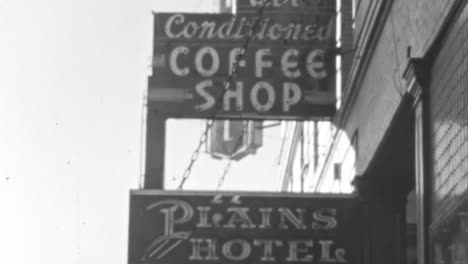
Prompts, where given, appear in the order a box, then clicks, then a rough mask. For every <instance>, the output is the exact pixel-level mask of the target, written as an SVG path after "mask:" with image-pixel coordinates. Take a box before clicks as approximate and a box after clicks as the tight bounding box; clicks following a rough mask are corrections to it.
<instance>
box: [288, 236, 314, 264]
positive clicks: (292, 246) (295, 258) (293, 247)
mask: <svg viewBox="0 0 468 264" xmlns="http://www.w3.org/2000/svg"><path fill="white" fill-rule="evenodd" d="M288 244H289V256H288V258H287V259H286V260H287V261H289V262H309V261H310V262H311V261H312V260H313V259H314V256H313V255H312V254H305V255H304V256H303V257H302V258H300V257H299V253H308V251H309V250H308V248H312V247H313V246H314V241H313V240H293V241H289V242H288ZM300 245H304V246H306V247H305V248H299V246H300Z"/></svg>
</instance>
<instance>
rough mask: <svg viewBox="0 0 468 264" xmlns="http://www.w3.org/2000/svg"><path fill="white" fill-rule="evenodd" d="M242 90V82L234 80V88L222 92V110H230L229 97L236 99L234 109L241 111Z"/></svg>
mask: <svg viewBox="0 0 468 264" xmlns="http://www.w3.org/2000/svg"><path fill="white" fill-rule="evenodd" d="M243 90H244V85H243V84H242V82H236V89H235V90H232V89H229V90H227V91H226V93H225V94H224V101H223V109H224V111H230V110H231V104H230V102H231V99H234V100H235V101H236V110H237V111H242V110H243V108H244V104H243V98H242V97H243Z"/></svg>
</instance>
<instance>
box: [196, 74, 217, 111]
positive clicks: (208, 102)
mask: <svg viewBox="0 0 468 264" xmlns="http://www.w3.org/2000/svg"><path fill="white" fill-rule="evenodd" d="M211 86H213V82H212V81H209V80H208V81H203V82H201V83H199V84H197V86H195V91H196V92H197V93H198V94H199V95H200V96H201V97H203V99H205V103H203V104H201V105H196V106H195V109H196V110H197V111H200V112H202V111H206V110H208V109H209V108H211V107H213V106H214V105H215V103H216V100H215V99H214V97H213V96H212V95H211V94H209V93H208V92H207V91H206V90H205V89H206V88H208V87H211Z"/></svg>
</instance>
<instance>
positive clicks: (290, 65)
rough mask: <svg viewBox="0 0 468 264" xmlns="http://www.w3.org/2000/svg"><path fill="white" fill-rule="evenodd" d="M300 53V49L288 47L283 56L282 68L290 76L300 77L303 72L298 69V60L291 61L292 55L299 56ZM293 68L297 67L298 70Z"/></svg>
mask: <svg viewBox="0 0 468 264" xmlns="http://www.w3.org/2000/svg"><path fill="white" fill-rule="evenodd" d="M298 55H299V51H298V50H297V49H288V50H287V51H286V52H285V53H284V54H283V56H282V57H281V69H282V70H283V74H284V75H285V76H286V77H288V78H298V77H300V76H301V72H300V71H299V70H298V69H297V61H294V62H290V61H289V58H290V57H291V56H295V57H296V58H297V56H298ZM291 68H296V70H295V71H290V69H291Z"/></svg>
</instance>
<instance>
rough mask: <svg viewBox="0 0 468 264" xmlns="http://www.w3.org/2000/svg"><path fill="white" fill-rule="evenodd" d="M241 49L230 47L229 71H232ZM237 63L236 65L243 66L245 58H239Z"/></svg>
mask: <svg viewBox="0 0 468 264" xmlns="http://www.w3.org/2000/svg"><path fill="white" fill-rule="evenodd" d="M240 51H241V49H240V48H235V49H232V50H231V52H229V73H231V72H232V68H233V67H234V63H235V62H236V61H237V57H238V56H239V54H240ZM238 63H239V65H238V67H245V60H244V59H241V60H239V62H238Z"/></svg>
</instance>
